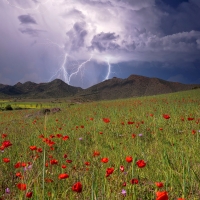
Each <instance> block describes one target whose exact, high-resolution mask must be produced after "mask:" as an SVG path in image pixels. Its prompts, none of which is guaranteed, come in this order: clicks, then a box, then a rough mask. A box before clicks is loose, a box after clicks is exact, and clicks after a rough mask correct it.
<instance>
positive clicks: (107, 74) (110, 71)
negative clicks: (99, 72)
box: [103, 59, 111, 81]
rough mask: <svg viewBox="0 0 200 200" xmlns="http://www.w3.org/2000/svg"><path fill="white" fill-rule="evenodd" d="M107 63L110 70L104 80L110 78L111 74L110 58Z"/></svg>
mask: <svg viewBox="0 0 200 200" xmlns="http://www.w3.org/2000/svg"><path fill="white" fill-rule="evenodd" d="M107 64H108V72H107V75H106V77H105V79H104V80H103V81H105V80H108V78H109V76H110V74H111V65H110V62H109V60H108V59H107Z"/></svg>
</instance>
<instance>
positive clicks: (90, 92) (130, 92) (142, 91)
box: [79, 75, 200, 100]
mask: <svg viewBox="0 0 200 200" xmlns="http://www.w3.org/2000/svg"><path fill="white" fill-rule="evenodd" d="M196 86H200V84H199V85H197V84H190V85H187V84H182V83H176V82H169V81H164V80H162V79H158V78H148V77H144V76H138V75H131V76H129V77H128V78H127V79H120V78H113V79H109V80H106V81H104V82H101V83H99V84H96V85H94V86H92V87H90V88H87V89H85V90H83V91H82V92H81V93H80V94H79V95H81V96H83V97H85V98H87V99H93V100H103V99H121V98H129V97H138V96H149V95H156V94H165V93H171V92H177V91H184V90H190V89H192V88H194V87H196Z"/></svg>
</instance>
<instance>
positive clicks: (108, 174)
mask: <svg viewBox="0 0 200 200" xmlns="http://www.w3.org/2000/svg"><path fill="white" fill-rule="evenodd" d="M113 172H114V167H111V168H107V169H106V177H108V176H110V175H111V174H112V173H113Z"/></svg>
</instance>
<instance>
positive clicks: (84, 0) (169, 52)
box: [0, 0, 200, 88]
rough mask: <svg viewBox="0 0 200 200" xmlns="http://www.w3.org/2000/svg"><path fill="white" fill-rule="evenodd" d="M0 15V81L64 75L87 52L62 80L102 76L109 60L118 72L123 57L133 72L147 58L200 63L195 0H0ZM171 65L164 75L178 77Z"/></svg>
mask: <svg viewBox="0 0 200 200" xmlns="http://www.w3.org/2000/svg"><path fill="white" fill-rule="evenodd" d="M0 18H1V19H4V24H3V25H2V26H1V27H0V35H2V37H1V38H0V45H1V46H0V47H1V48H0V74H3V76H2V75H1V77H0V78H1V82H2V83H8V84H14V83H16V82H18V81H22V82H24V81H28V80H31V81H35V82H45V81H49V80H50V79H51V78H61V79H63V80H65V81H66V82H67V81H68V80H69V79H68V77H69V76H70V74H71V73H74V72H76V71H77V70H78V67H79V66H80V64H81V63H83V62H85V61H87V60H88V59H90V57H91V56H92V62H90V64H89V62H87V64H85V65H83V67H82V68H81V69H80V70H79V71H78V73H74V75H73V76H71V79H70V83H69V84H71V85H75V86H81V87H83V88H85V87H88V86H91V85H93V84H95V83H98V82H100V81H102V80H104V79H105V77H106V76H107V75H108V74H107V73H108V71H107V70H108V62H109V63H110V64H111V66H112V72H114V71H115V69H116V71H117V68H115V67H116V66H117V65H119V63H120V70H121V72H118V74H117V76H118V77H123V76H124V74H126V72H125V70H126V68H125V67H123V66H127V63H129V64H130V63H132V64H133V66H132V69H133V72H134V67H135V66H134V64H135V63H136V62H140V63H141V65H140V67H141V69H145V67H144V66H146V63H158V62H159V63H161V64H160V65H161V66H163V64H164V63H171V64H170V65H172V66H174V67H176V68H177V66H179V64H181V63H182V62H183V61H184V62H186V63H188V66H187V68H188V69H189V68H190V67H191V66H193V65H194V63H198V62H199V63H200V61H199V55H200V21H199V20H197V19H198V18H200V3H199V1H198V0H189V1H188V2H186V1H180V2H179V5H178V4H176V6H175V5H173V4H166V1H161V0H159V1H158V0H148V1H146V0H123V1H121V0H76V1H74V0H46V1H45V0H40V1H39V0H38V1H35V0H34V1H33V0H29V1H22V0H18V1H14V0H2V1H1V2H0ZM19 49H20V50H19ZM142 63H143V64H142ZM151 66H152V65H151ZM5 69H7V70H8V71H10V72H9V73H8V72H6V70H5ZM87 70H90V71H92V72H93V73H92V75H91V73H89V72H88V71H87ZM177 70H179V71H176V72H174V73H175V74H173V77H172V76H171V77H172V78H171V80H172V79H173V80H174V79H176V77H177V79H179V80H184V77H183V75H181V72H180V70H182V69H181V67H180V68H177ZM196 70H197V71H198V72H199V70H200V69H199V67H197V69H196ZM101 72H102V73H101ZM133 72H130V73H133ZM12 73H13V74H15V77H12V76H11V74H12ZM36 74H37V75H36ZM99 74H102V75H99ZM141 74H142V72H141ZM88 76H92V78H89V80H91V82H90V81H88ZM111 76H112V74H110V77H111ZM161 78H162V76H161ZM165 79H170V77H168V78H167V77H165ZM186 79H187V80H188V78H186V77H185V80H186Z"/></svg>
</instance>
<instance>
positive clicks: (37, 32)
mask: <svg viewBox="0 0 200 200" xmlns="http://www.w3.org/2000/svg"><path fill="white" fill-rule="evenodd" d="M19 31H20V32H21V33H23V34H28V35H30V36H32V37H39V35H40V33H43V32H46V31H44V30H38V29H32V28H23V29H19Z"/></svg>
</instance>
